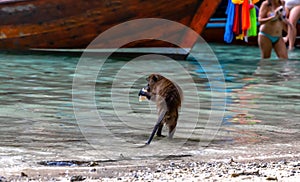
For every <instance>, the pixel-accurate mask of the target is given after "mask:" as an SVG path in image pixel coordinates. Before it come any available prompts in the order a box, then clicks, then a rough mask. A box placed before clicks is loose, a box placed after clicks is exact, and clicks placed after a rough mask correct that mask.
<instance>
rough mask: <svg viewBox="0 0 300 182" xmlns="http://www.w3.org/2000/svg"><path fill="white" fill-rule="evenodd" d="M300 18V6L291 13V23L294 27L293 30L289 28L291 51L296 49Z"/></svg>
mask: <svg viewBox="0 0 300 182" xmlns="http://www.w3.org/2000/svg"><path fill="white" fill-rule="evenodd" d="M299 18H300V6H296V7H294V8H292V9H291V11H290V13H289V21H290V23H291V24H292V25H293V28H291V27H289V28H288V38H289V50H292V49H294V44H295V41H296V36H297V29H296V26H297V22H298V20H299Z"/></svg>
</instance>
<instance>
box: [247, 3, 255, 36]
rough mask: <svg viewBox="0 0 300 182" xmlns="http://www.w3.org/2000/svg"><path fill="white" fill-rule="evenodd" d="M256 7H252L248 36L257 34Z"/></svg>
mask: <svg viewBox="0 0 300 182" xmlns="http://www.w3.org/2000/svg"><path fill="white" fill-rule="evenodd" d="M256 18H257V16H256V9H255V8H252V9H250V28H249V30H248V36H249V37H250V36H257V23H256Z"/></svg>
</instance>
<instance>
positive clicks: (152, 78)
mask: <svg viewBox="0 0 300 182" xmlns="http://www.w3.org/2000/svg"><path fill="white" fill-rule="evenodd" d="M161 78H162V76H161V75H159V74H151V75H150V76H149V77H148V78H147V79H146V80H147V81H148V84H147V87H146V88H145V89H146V90H147V91H148V92H151V91H152V89H153V88H154V87H155V85H156V83H157V82H158V81H159V80H160V79H161Z"/></svg>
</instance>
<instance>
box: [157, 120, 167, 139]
mask: <svg viewBox="0 0 300 182" xmlns="http://www.w3.org/2000/svg"><path fill="white" fill-rule="evenodd" d="M163 126H164V123H163V122H161V123H160V125H159V127H158V130H157V133H156V135H157V136H158V137H166V136H165V135H162V134H161V131H162V129H163Z"/></svg>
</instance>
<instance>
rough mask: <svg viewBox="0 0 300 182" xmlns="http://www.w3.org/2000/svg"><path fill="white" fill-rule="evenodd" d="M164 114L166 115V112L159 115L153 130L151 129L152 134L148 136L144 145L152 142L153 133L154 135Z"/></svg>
mask: <svg viewBox="0 0 300 182" xmlns="http://www.w3.org/2000/svg"><path fill="white" fill-rule="evenodd" d="M165 114H166V111H164V112H162V113H161V114H160V116H159V117H158V120H157V122H156V124H155V126H154V128H153V130H152V133H151V135H150V137H149V139H148V141H147V142H146V145H149V144H150V143H151V141H152V139H153V137H154V135H155V133H156V131H157V129H158V127H159V125H160V124H161V122H162V120H163V119H164V117H165Z"/></svg>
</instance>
